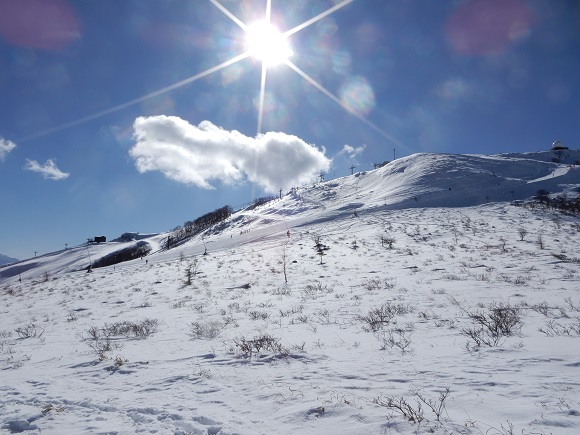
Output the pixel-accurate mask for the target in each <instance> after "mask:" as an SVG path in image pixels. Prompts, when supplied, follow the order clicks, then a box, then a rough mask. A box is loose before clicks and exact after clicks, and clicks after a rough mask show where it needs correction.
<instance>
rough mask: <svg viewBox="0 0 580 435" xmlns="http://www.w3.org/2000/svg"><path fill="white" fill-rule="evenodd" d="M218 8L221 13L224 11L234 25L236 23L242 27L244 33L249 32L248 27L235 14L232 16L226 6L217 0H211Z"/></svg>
mask: <svg viewBox="0 0 580 435" xmlns="http://www.w3.org/2000/svg"><path fill="white" fill-rule="evenodd" d="M209 1H210V2H211V3H212V4H213V5H214V6H215V7H216V8H218V9H219V10H220V11H222V12H223V13H224V14H225V15H226V16H227V17H228V18H229V19H230V20H232V21H233V22H234V23H236V24H237V25H238V26H240V27H241V28H242V29H244V31H246V32H247V31H248V26H247V25H246V24H245V23H243V22H242V21H241V20H240V19H239V18H238V17H236V16H235V15H234V14H232V13H231V12H230V11H228V10H227V9H226V8H225V6H222V5H221V3H220V2H218V1H217V0H209Z"/></svg>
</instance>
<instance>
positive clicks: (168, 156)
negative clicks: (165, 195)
mask: <svg viewBox="0 0 580 435" xmlns="http://www.w3.org/2000/svg"><path fill="white" fill-rule="evenodd" d="M133 130H134V133H133V137H134V139H135V140H136V143H135V145H134V146H133V148H131V150H130V151H129V153H130V155H131V157H133V158H134V159H135V166H136V167H137V170H138V171H139V172H141V173H143V172H147V171H160V172H162V173H163V174H164V175H165V176H166V177H168V178H170V179H172V180H175V181H178V182H180V183H186V184H194V185H196V186H198V187H201V188H204V189H213V188H214V187H213V186H212V184H211V182H212V181H221V182H223V183H225V184H234V183H238V182H242V181H244V180H246V179H247V180H250V181H251V182H253V183H256V184H258V185H260V186H261V187H263V188H264V189H265V190H266V191H268V192H277V191H278V189H280V188H283V189H287V188H289V187H292V186H298V185H301V184H304V183H308V182H310V181H312V180H313V179H315V178H316V176H317V175H318V174H319V173H320V171H327V170H328V169H329V167H330V160H329V159H328V158H327V157H326V156H325V155H324V151H325V150H324V149H322V150H319V149H318V148H316V147H315V146H313V145H309V144H307V143H306V142H304V141H303V140H301V139H300V138H298V137H296V136H291V135H288V134H285V133H273V132H269V133H266V134H264V135H261V136H258V137H256V138H251V137H247V136H244V135H243V134H241V133H240V132H238V131H227V130H224V129H222V128H220V127H218V126H216V125H214V124H212V123H211V122H209V121H203V122H201V123H200V124H199V125H198V126H194V125H191V124H190V123H188V122H187V121H184V120H183V119H181V118H178V117H176V116H163V115H162V116H151V117H139V118H137V119H136V120H135V123H134V124H133Z"/></svg>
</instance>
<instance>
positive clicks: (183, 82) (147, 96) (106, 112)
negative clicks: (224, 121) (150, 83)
mask: <svg viewBox="0 0 580 435" xmlns="http://www.w3.org/2000/svg"><path fill="white" fill-rule="evenodd" d="M249 56H250V52H249V51H246V52H244V53H242V54H239V55H237V56H235V57H232V58H231V59H229V60H226V61H225V62H222V63H220V64H219V65H216V66H214V67H211V68H208V69H206V70H205V71H202V72H200V73H198V74H195V75H193V76H191V77H188V78H186V79H184V80H181V81H179V82H177V83H173V84H172V85H169V86H165V87H164V88H161V89H159V90H157V91H154V92H150V93H149V94H145V95H143V96H141V97H138V98H135V99H133V100H130V101H127V102H126V103H122V104H119V105H117V106H113V107H111V108H109V109H106V110H102V111H100V112H97V113H93V114H92V115H88V116H85V117H83V118H79V119H77V120H74V121H70V122H67V123H65V124H61V125H57V126H56V127H52V128H48V129H46V130H43V131H40V132H38V133H34V134H31V135H29V136H25V137H22V138H20V139H18V141H20V142H24V141H27V140H31V139H36V138H38V137H41V136H45V135H47V134H50V133H54V132H57V131H61V130H64V129H66V128H69V127H74V126H75V125H79V124H83V123H85V122H88V121H92V120H93V119H97V118H100V117H102V116H106V115H109V114H111V113H114V112H118V111H119V110H122V109H125V108H127V107H130V106H133V105H135V104H139V103H141V102H143V101H146V100H150V99H151V98H155V97H157V96H159V95H162V94H165V93H166V92H169V91H172V90H174V89H177V88H180V87H182V86H185V85H187V84H189V83H192V82H194V81H196V80H199V79H201V78H204V77H206V76H208V75H210V74H213V73H214V72H217V71H219V70H221V69H224V68H226V67H228V66H230V65H233V64H234V63H236V62H239V61H241V60H244V59H245V58H247V57H249Z"/></svg>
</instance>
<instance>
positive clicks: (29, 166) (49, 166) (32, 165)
mask: <svg viewBox="0 0 580 435" xmlns="http://www.w3.org/2000/svg"><path fill="white" fill-rule="evenodd" d="M24 169H26V170H28V171H32V172H38V173H39V174H42V176H43V177H44V178H46V179H49V180H63V179H65V178H67V177H68V176H69V175H70V174H68V173H66V172H62V171H61V170H60V169H58V168H57V167H56V163H55V162H54V160H52V159H48V160H47V161H46V163H45V164H44V165H41V164H40V163H38V162H37V161H36V160H30V159H26V165H25V166H24Z"/></svg>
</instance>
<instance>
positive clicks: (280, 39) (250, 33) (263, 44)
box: [246, 21, 292, 66]
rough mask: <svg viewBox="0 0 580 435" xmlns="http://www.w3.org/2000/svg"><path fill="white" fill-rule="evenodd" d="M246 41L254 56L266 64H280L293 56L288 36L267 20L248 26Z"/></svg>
mask: <svg viewBox="0 0 580 435" xmlns="http://www.w3.org/2000/svg"><path fill="white" fill-rule="evenodd" d="M246 43H247V44H248V50H249V51H250V53H251V54H252V56H254V57H255V58H256V59H258V60H261V61H262V62H263V63H264V64H265V65H266V66H274V65H278V64H280V63H282V62H284V61H286V60H287V59H288V58H289V57H290V56H292V49H291V48H290V45H289V44H288V40H287V38H286V37H285V36H284V35H282V34H281V33H280V31H279V30H278V29H277V28H276V26H274V25H272V24H271V23H269V22H267V21H258V22H256V23H254V24H252V25H251V26H249V27H248V29H247V37H246Z"/></svg>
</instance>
